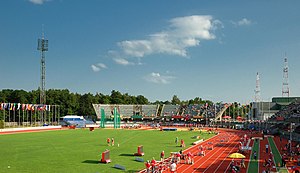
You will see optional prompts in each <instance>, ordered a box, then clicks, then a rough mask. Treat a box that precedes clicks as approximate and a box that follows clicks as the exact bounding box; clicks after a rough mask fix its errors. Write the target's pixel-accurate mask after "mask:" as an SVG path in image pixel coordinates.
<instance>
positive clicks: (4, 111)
mask: <svg viewBox="0 0 300 173" xmlns="http://www.w3.org/2000/svg"><path fill="white" fill-rule="evenodd" d="M5 104H6V103H5ZM3 112H4V118H3V119H4V126H3V128H5V118H6V116H5V107H4V108H3Z"/></svg>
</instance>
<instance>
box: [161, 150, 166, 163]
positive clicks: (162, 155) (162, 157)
mask: <svg viewBox="0 0 300 173" xmlns="http://www.w3.org/2000/svg"><path fill="white" fill-rule="evenodd" d="M164 158H165V151H162V152H161V153H160V160H161V161H163V160H164Z"/></svg>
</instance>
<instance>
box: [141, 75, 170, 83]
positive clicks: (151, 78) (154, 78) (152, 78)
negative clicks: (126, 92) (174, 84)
mask: <svg viewBox="0 0 300 173" xmlns="http://www.w3.org/2000/svg"><path fill="white" fill-rule="evenodd" d="M174 78H175V77H174V76H167V75H160V74H159V73H155V72H152V73H150V74H148V75H146V76H145V77H144V79H145V80H146V81H148V82H151V83H156V84H169V83H171V80H172V79H174Z"/></svg>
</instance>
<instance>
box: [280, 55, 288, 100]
mask: <svg viewBox="0 0 300 173" xmlns="http://www.w3.org/2000/svg"><path fill="white" fill-rule="evenodd" d="M289 96H290V88H289V67H288V60H287V57H286V55H285V57H284V67H283V82H282V97H289Z"/></svg>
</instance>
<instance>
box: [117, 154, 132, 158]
mask: <svg viewBox="0 0 300 173" xmlns="http://www.w3.org/2000/svg"><path fill="white" fill-rule="evenodd" d="M119 156H127V157H129V156H134V155H133V154H120V155H119Z"/></svg>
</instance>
